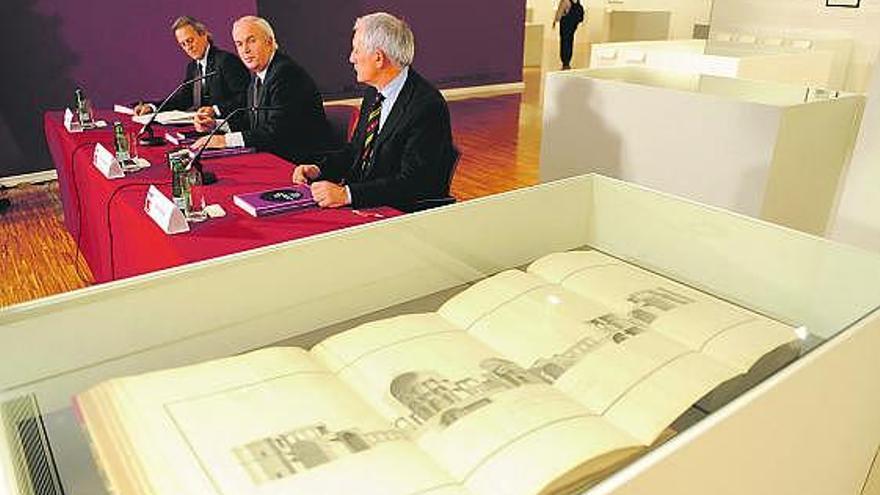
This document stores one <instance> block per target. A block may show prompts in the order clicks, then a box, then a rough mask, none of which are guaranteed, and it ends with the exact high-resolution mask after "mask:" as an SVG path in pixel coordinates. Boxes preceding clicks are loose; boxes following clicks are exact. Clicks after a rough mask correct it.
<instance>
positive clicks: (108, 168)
mask: <svg viewBox="0 0 880 495" xmlns="http://www.w3.org/2000/svg"><path fill="white" fill-rule="evenodd" d="M92 164H93V165H94V166H95V168H97V169H98V170H99V171H100V172H101V173H102V174H104V177H106V178H108V179H118V178H120V177H125V172H123V170H122V165H120V164H119V160H117V159H116V155H115V154H113V152H111V151H110V150H108V149H107V148H105V147H104V145H103V144H101V143H98V144H96V145H95V153H94V154H93V155H92Z"/></svg>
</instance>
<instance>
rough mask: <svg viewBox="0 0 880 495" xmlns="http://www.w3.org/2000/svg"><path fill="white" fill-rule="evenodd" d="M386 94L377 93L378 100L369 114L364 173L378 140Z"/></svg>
mask: <svg viewBox="0 0 880 495" xmlns="http://www.w3.org/2000/svg"><path fill="white" fill-rule="evenodd" d="M384 100H385V96H384V95H382V93H377V94H376V100H375V101H373V106H371V107H370V113H369V114H368V115H367V127H366V132H365V136H364V147H363V149H362V150H361V163H360V165H361V173H362V174H364V173H365V172H366V171H367V168H369V165H370V161H371V160H372V158H373V145H374V144H375V142H376V135H377V134H379V119H380V118H381V116H382V102H383V101H384Z"/></svg>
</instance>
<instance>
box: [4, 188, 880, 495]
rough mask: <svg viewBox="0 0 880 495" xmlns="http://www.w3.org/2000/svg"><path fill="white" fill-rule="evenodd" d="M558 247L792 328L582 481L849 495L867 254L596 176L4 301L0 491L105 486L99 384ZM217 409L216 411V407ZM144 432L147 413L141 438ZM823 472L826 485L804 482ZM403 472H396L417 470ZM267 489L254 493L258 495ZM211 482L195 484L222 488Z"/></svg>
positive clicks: (870, 269) (858, 447) (873, 435)
mask: <svg viewBox="0 0 880 495" xmlns="http://www.w3.org/2000/svg"><path fill="white" fill-rule="evenodd" d="M569 250H592V251H591V252H596V253H601V256H606V257H607V259H608V260H614V261H613V263H624V264H628V265H631V266H633V267H634V269H636V270H640V273H645V274H650V275H651V276H659V277H664V278H665V279H666V280H669V281H670V282H669V283H671V284H677V285H676V287H681V290H682V291H686V292H687V291H693V292H692V293H693V294H706V295H707V296H706V297H712V298H716V299H717V300H718V301H723V304H725V305H730V307H738V308H742V310H743V311H749V312H751V313H750V314H754V315H756V317H757V318H761V319H766V320H767V321H770V320H773V321H776V322H780V324H782V325H785V326H787V327H790V328H792V329H793V331H794V332H795V335H796V336H797V340H798V342H797V353H796V354H797V357H796V359H794V360H793V361H791V362H790V360H786V361H785V363H783V364H782V365H780V366H779V367H776V368H774V369H773V370H772V373H769V377H768V376H764V375H762V376H761V377H760V378H761V380H760V383H757V384H756V383H754V382H749V383H746V384H744V385H743V386H741V387H739V388H738V389H737V390H736V393H735V394H733V395H732V396H729V397H725V398H723V400H718V401H716V403H715V404H713V405H711V406H708V407H699V406H700V404H697V406H696V407H691V408H688V410H687V411H685V413H684V414H681V415H680V416H679V417H678V418H677V420H676V421H675V422H673V423H672V424H671V428H665V429H664V432H663V433H662V434H659V435H657V438H656V441H653V442H648V443H650V444H651V445H650V447H649V448H647V449H644V450H643V451H641V452H640V455H637V456H632V457H627V458H626V462H624V463H619V464H614V465H613V469H599V470H597V471H596V472H597V473H598V474H597V475H596V476H595V477H594V478H593V479H591V480H590V482H589V483H587V484H584V485H583V488H581V491H582V492H583V493H589V494H591V495H595V494H606V493H614V494H618V495H624V494H630V493H645V492H646V490H648V488H646V487H650V490H649V491H651V492H654V493H673V492H674V493H679V494H692V493H693V494H697V493H758V492H765V493H786V494H787V493H792V494H794V493H856V492H857V489H858V487H859V486H861V484H862V483H864V480H865V477H866V476H867V473H868V470H869V468H870V464H871V459H872V457H873V456H874V453H875V451H876V449H877V444H878V439H880V424H877V422H876V417H877V415H878V412H880V388H878V385H877V382H876V379H875V377H876V376H880V364H878V362H877V360H876V359H875V358H874V356H873V352H872V349H876V348H878V347H877V346H878V345H880V323H878V321H877V314H878V313H877V308H878V306H880V285H878V284H877V280H880V256H878V255H876V254H873V253H868V252H864V251H861V250H858V249H855V248H852V247H849V246H845V245H840V244H836V243H833V242H829V241H826V240H823V239H820V238H817V237H813V236H810V235H807V234H803V233H800V232H796V231H793V230H790V229H787V228H784V227H780V226H776V225H772V224H769V223H767V222H763V221H760V220H756V219H752V218H747V217H744V216H741V215H738V214H735V213H730V212H727V211H724V210H720V209H717V208H713V207H708V206H704V205H701V204H698V203H694V202H692V201H688V200H683V199H680V198H676V197H673V196H670V195H667V194H664V193H658V192H654V191H651V190H648V189H645V188H642V187H640V186H635V185H631V184H627V183H624V182H620V181H617V180H614V179H609V178H605V177H601V176H596V175H588V176H578V177H572V178H569V179H564V180H561V181H556V182H552V183H546V184H542V185H539V186H535V187H532V188H527V189H521V190H517V191H512V192H509V193H505V194H500V195H497V196H492V197H486V198H481V199H477V200H473V201H468V202H464V203H459V204H456V205H452V206H450V207H446V208H441V209H436V210H432V211H426V212H421V213H417V214H412V215H406V216H402V217H398V218H392V219H388V220H385V221H382V222H378V223H375V224H370V225H364V226H359V227H353V228H349V229H345V230H342V231H337V232H332V233H328V234H322V235H318V236H314V237H310V238H306V239H300V240H296V241H291V242H288V243H284V244H279V245H275V246H269V247H265V248H261V249H257V250H253V251H248V252H243V253H238V254H235V255H230V256H226V257H223V258H218V259H213V260H208V261H204V262H200V263H196V264H192V265H187V266H183V267H177V268H172V269H168V270H164V271H162V272H157V273H152V274H148V275H144V276H140V277H136V278H132V279H127V280H122V281H118V282H113V283H109V284H105V285H99V286H95V287H91V288H87V289H83V290H79V291H75V292H71V293H67V294H62V295H59V296H54V297H51V298H46V299H42V300H38V301H33V302H30V303H26V304H22V305H18V306H13V307H9V308H5V309H3V310H2V311H0V339H2V341H0V355H2V359H0V417H2V421H0V488H2V489H5V490H6V491H9V492H11V493H15V494H30V493H38V494H55V493H59V494H60V493H65V494H68V495H72V494H96V493H106V488H105V483H104V480H103V479H102V474H101V472H102V467H100V466H99V465H98V463H96V461H95V460H94V457H93V455H92V449H91V447H90V445H89V442H90V440H89V439H90V436H95V435H94V434H95V432H94V431H90V433H86V431H85V430H84V428H83V424H85V423H90V424H91V425H93V426H94V424H95V423H94V422H90V421H85V420H84V417H83V414H82V410H80V409H78V407H79V405H81V404H82V402H81V401H80V402H77V404H78V406H76V407H74V405H73V404H74V403H73V402H72V401H73V399H74V398H75V397H80V398H82V397H84V395H83V393H84V392H86V391H87V390H96V389H95V388H94V387H95V386H96V385H98V384H102V383H107V380H111V379H115V378H119V377H123V376H130V375H138V374H143V373H148V372H153V371H157V370H163V369H168V368H174V367H179V366H185V365H192V364H194V363H200V362H206V361H209V360H218V359H223V358H227V357H229V356H237V357H233V358H231V359H233V360H234V361H229V362H230V363H233V362H234V363H245V362H246V361H237V360H238V359H240V358H242V356H245V357H246V356H253V355H254V354H253V353H250V354H242V353H246V352H247V351H251V350H254V349H260V348H266V347H273V348H275V346H279V345H282V346H302V347H306V348H309V347H312V346H313V345H315V344H316V343H318V342H331V341H333V340H332V338H331V340H330V341H328V340H326V339H327V338H328V337H329V336H333V335H336V336H337V337H338V336H341V335H346V334H343V333H341V332H344V331H347V330H349V329H351V328H353V327H358V328H363V326H364V325H363V324H364V323H365V322H383V321H394V317H397V316H398V315H404V314H412V313H422V314H435V313H431V312H438V313H443V312H444V311H445V310H444V308H448V305H449V302H450V301H456V300H458V301H461V299H460V298H461V296H462V294H466V293H468V292H469V291H473V290H475V289H477V288H479V287H485V285H484V284H485V283H486V281H487V280H488V281H491V280H496V278H497V277H499V276H502V275H503V274H505V273H508V274H509V273H512V272H510V271H509V270H510V269H512V268H518V269H519V270H517V271H516V272H515V273H517V274H520V273H521V274H526V273H529V270H532V269H533V267H534V265H533V262H535V260H539V259H542V258H544V257H545V256H546V255H548V254H550V253H558V252H566V251H569ZM603 259H605V258H603ZM517 276H524V275H517ZM687 293H689V294H690V293H691V292H687ZM549 300H551V301H552V298H550V299H549ZM555 303H558V301H556V302H555ZM555 303H554V304H555ZM719 304H721V303H719ZM447 313H449V311H447ZM450 314H451V313H450ZM519 314H520V315H521V316H522V317H523V318H525V319H527V318H528V317H531V316H534V315H531V316H530V315H528V314H526V313H519ZM538 330H540V328H538V327H530V331H538ZM388 331H389V332H390V331H396V330H388ZM768 331H769V330H768ZM538 334H539V335H540V332H538ZM351 335H357V334H351ZM537 340H538V339H536V346H537ZM322 345H323V344H322ZM318 347H320V346H318ZM439 349H440V347H439V344H438V352H439ZM258 352H264V351H258ZM328 352H329V351H328ZM792 357H794V356H792ZM247 359H249V358H247ZM211 362H214V363H217V362H222V361H211ZM208 364H209V365H211V364H210V363H208ZM248 369H250V368H248ZM254 373H256V371H254ZM765 375H767V374H765ZM144 376H159V375H156V374H150V375H144ZM168 376H173V377H176V376H177V375H173V374H171V375H168ZM181 376H182V375H181ZM529 376H531V375H529ZM175 379H176V378H175ZM522 379H525V378H522ZM755 381H757V380H755ZM114 383H116V382H114ZM180 386H181V387H183V386H184V385H183V384H181V385H180ZM166 392H167V390H165V391H162V393H166ZM157 393H159V392H157ZM483 399H485V397H483ZM704 399H705V397H704ZM255 400H256V399H255ZM260 400H262V399H260ZM481 400H482V399H481ZM487 400H488V399H487ZM523 400H525V401H526V402H528V401H527V400H526V399H523ZM294 403H295V402H294ZM134 404H136V403H135V402H132V403H130V404H128V403H125V402H124V401H122V402H119V403H117V404H116V406H114V407H117V408H119V409H125V408H130V409H132V410H136V409H137V407H136V406H135V405H134ZM316 404H317V403H316V402H312V403H309V404H308V407H304V408H303V409H308V408H309V407H312V408H317V407H318V406H317V405H316ZM474 404H476V402H475V403H474ZM222 409H223V408H215V410H216V414H217V415H218V416H220V415H222ZM294 409H295V408H291V409H288V410H289V411H291V414H292V415H293V414H294V412H293V411H294ZM466 412H468V411H465V412H461V411H459V412H458V413H457V414H459V415H461V414H464V413H466ZM190 414H194V413H193V412H192V411H191V412H190ZM212 414H213V413H212ZM474 414H475V415H476V414H477V413H474ZM208 416H210V415H208ZM415 416H418V415H417V414H416V415H415ZM457 417H458V416H456V417H455V418H449V417H447V418H445V420H448V421H449V422H454V421H455V420H456V418H457ZM201 418H202V419H203V420H204V421H205V422H206V423H208V422H210V421H209V419H210V418H209V417H207V416H201ZM425 418H427V416H425ZM105 426H106V430H107V431H110V430H113V429H114V428H116V426H113V425H111V424H109V423H108V424H107V425H105ZM151 432H153V430H151V429H149V428H148V427H147V423H145V425H144V431H141V432H138V433H139V434H140V435H142V436H143V437H144V438H149V437H150V434H151ZM316 432H317V433H316ZM336 433H337V434H336V435H335V436H333V441H334V442H337V443H338V442H342V443H345V445H347V446H348V447H349V448H350V449H352V451H353V452H354V451H356V452H362V451H365V450H367V448H366V447H364V446H363V445H366V444H361V443H358V442H367V443H369V442H370V441H378V440H376V439H377V438H381V439H383V441H393V440H396V439H397V437H396V435H397V433H389V432H384V433H383V434H382V435H379V434H378V433H376V432H373V433H372V434H371V435H372V436H370V435H366V436H365V435H362V434H359V435H354V436H352V435H349V434H348V433H347V434H346V435H347V436H346V435H341V434H338V433H339V432H336ZM289 434H290V435H293V434H294V433H289ZM306 434H307V432H302V431H298V432H296V435H306ZM309 434H312V435H318V436H321V437H322V438H323V436H326V435H328V434H329V433H328V432H327V431H325V430H322V429H321V428H318V429H316V430H315V431H314V432H311V433H309ZM377 435H378V436H377ZM310 438H311V437H310ZM364 438H368V440H364ZM369 439H372V440H369ZM328 441H329V440H328ZM392 443H393V442H392ZM328 445H329V444H328ZM333 445H336V444H333ZM359 445H360V447H358V446H359ZM105 447H106V446H105ZM114 448H115V447H114ZM327 448H328V449H329V448H330V447H327ZM530 448H533V449H535V450H534V452H535V453H537V452H539V451H541V449H542V448H549V450H548V451H546V453H545V454H544V455H542V457H544V456H549V457H553V456H554V455H556V454H557V453H558V452H556V451H557V450H558V448H557V447H554V446H552V445H551V446H546V445H540V444H535V445H534V446H532V447H530ZM99 450H100V449H99ZM373 450H377V449H373ZM373 450H371V451H370V452H372V451H373ZM114 452H116V453H117V454H120V453H127V455H133V454H132V452H131V451H129V450H126V449H125V448H123V447H118V450H114ZM334 452H335V451H334ZM106 455H107V454H106V452H105V453H104V456H106ZM145 455H146V454H145ZM355 455H360V454H355ZM536 455H537V454H536ZM117 457H122V458H123V459H124V458H125V456H124V455H122V454H120V455H118V456H117ZM122 462H125V461H122ZM166 462H171V460H166ZM181 462H182V463H185V462H189V461H187V460H184V461H181ZM255 462H256V461H255ZM535 464H538V462H537V461H536V462H535ZM290 469H291V470H294V471H295V469H294V468H290ZM533 469H538V468H537V467H535V465H530V466H520V468H519V470H520V471H521V472H522V473H523V476H522V479H515V480H513V481H512V482H511V483H512V484H511V486H510V487H508V492H509V493H520V492H523V493H527V492H528V491H517V486H518V485H517V483H522V484H523V486H524V484H525V483H527V481H526V480H528V479H530V478H529V473H530V472H531V471H532V470H533ZM820 470H821V471H822V472H823V476H822V479H821V480H816V479H814V478H812V477H808V476H804V475H803V473H804V472H818V471H820ZM404 471H406V470H401V471H400V476H401V477H405V475H410V474H412V473H414V472H415V471H417V470H416V469H413V470H409V471H407V472H406V473H404ZM314 472H315V473H317V472H318V470H315V471H314ZM413 476H414V475H413ZM264 481H265V480H264ZM356 481H358V482H359V483H361V484H362V485H363V482H362V481H360V480H356ZM261 483H263V484H262V485H260V486H261V488H260V489H259V490H258V489H257V488H254V490H253V493H258V492H259V493H272V492H271V490H270V488H268V487H267V485H266V484H265V483H264V482H261ZM466 485H467V484H466ZM187 486H193V485H187ZM340 486H341V485H340ZM364 486H366V485H364ZM566 486H567V487H568V488H569V489H570V488H571V485H566ZM117 489H118V491H119V492H120V493H126V490H125V489H120V488H119V486H118V485H117ZM213 490H214V491H213V492H211V491H205V493H226V492H228V491H227V490H225V489H224V488H222V487H221V486H218V485H215V486H214V487H213ZM365 490H366V488H365ZM443 490H446V491H441V490H438V491H437V492H436V493H480V492H479V491H478V490H477V489H476V488H474V487H473V486H471V485H467V486H466V490H465V491H458V488H455V487H452V488H451V487H445V488H444V489H443ZM467 490H471V491H467ZM156 492H157V493H164V492H162V491H160V490H158V489H157V490H156ZM132 493H140V492H138V491H133V492H132ZM236 493H245V492H244V491H242V492H236ZM401 493H404V492H401ZM430 493H434V492H430Z"/></svg>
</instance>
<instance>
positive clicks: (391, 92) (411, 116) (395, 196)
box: [293, 12, 458, 210]
mask: <svg viewBox="0 0 880 495" xmlns="http://www.w3.org/2000/svg"><path fill="white" fill-rule="evenodd" d="M414 54H415V40H414V37H413V34H412V31H411V30H410V28H409V26H408V25H407V24H406V23H405V22H403V21H402V20H400V19H397V18H396V17H394V16H392V15H390V14H386V13H383V12H380V13H375V14H370V15H367V16H364V17H361V18H359V19H358V20H357V21H356V22H355V28H354V37H353V39H352V51H351V55H350V56H349V61H350V62H351V63H352V64H353V65H354V69H355V72H356V73H357V80H358V82H361V83H366V84H367V85H369V86H370V88H369V89H368V90H367V92H366V94H365V96H364V99H363V103H362V104H361V112H360V120H359V121H358V127H357V131H356V132H355V135H354V137H353V138H352V142H351V143H350V144H349V145H348V146H347V147H346V148H345V149H344V150H342V151H341V152H339V153H335V154H331V155H328V156H327V157H326V160H325V161H324V162H323V163H321V164H320V165H315V164H305V165H299V166H297V167H296V168H295V169H294V172H293V182H294V183H297V184H304V183H307V182H311V183H312V185H311V189H312V195H313V196H314V198H315V200H316V201H317V202H318V204H319V205H320V206H322V207H329V208H333V207H339V206H345V205H352V206H354V207H356V208H359V207H367V206H377V205H391V206H395V207H397V208H400V209H403V210H411V209H415V208H417V207H416V206H415V205H416V204H417V203H419V202H421V201H424V200H430V199H435V198H440V197H446V196H447V195H448V193H449V179H450V175H451V174H452V171H453V167H454V165H455V161H456V160H457V158H458V152H457V151H456V149H455V147H454V146H453V143H452V129H451V125H450V122H449V109H448V108H447V106H446V101H445V100H444V99H443V96H442V95H441V94H440V92H439V91H437V90H436V89H435V88H434V87H433V86H431V84H430V83H429V82H428V81H426V80H425V79H424V78H422V76H420V75H419V74H418V73H417V72H416V71H415V70H413V69H412V68H411V67H410V64H411V63H412V59H413V56H414Z"/></svg>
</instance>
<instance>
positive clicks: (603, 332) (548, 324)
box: [438, 271, 738, 445]
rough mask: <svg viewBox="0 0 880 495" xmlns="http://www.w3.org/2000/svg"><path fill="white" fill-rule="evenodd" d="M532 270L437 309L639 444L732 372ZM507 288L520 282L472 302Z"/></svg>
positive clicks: (483, 285) (497, 279)
mask: <svg viewBox="0 0 880 495" xmlns="http://www.w3.org/2000/svg"><path fill="white" fill-rule="evenodd" d="M535 279H539V277H537V276H536V275H533V274H529V273H525V272H518V271H508V272H504V273H502V274H499V275H496V276H494V277H490V278H488V279H485V280H483V281H481V282H479V283H477V284H475V285H474V286H473V287H471V288H469V289H468V290H465V291H463V292H461V293H459V294H458V295H456V296H455V297H453V298H452V299H450V300H449V301H447V302H446V303H445V304H444V305H443V306H442V307H441V308H440V309H439V310H438V313H439V314H440V315H442V316H443V317H445V318H447V319H450V320H455V321H468V322H470V323H471V326H470V327H469V329H468V332H469V333H470V334H471V335H473V336H474V337H476V338H478V339H479V340H480V341H481V342H483V343H485V344H486V345H487V346H489V347H491V348H493V349H495V350H496V351H499V352H500V353H501V354H502V355H504V356H505V357H508V358H510V359H511V360H512V361H514V362H515V363H516V364H517V365H518V366H520V367H522V368H523V369H527V370H529V371H530V372H533V373H535V374H537V375H538V376H541V377H542V378H543V379H544V380H545V381H546V382H547V383H549V384H553V385H554V386H555V387H556V388H557V389H559V390H560V391H562V392H564V393H565V394H567V395H569V396H570V397H572V398H573V399H575V400H577V401H578V402H580V403H581V404H583V405H584V406H585V407H586V408H587V409H588V410H590V411H591V412H593V413H594V414H597V415H601V416H604V417H606V419H608V420H609V421H611V422H612V423H614V424H615V425H617V426H618V427H620V428H621V429H623V430H625V431H627V432H628V433H630V434H631V435H633V436H635V437H636V438H638V439H639V441H640V442H641V443H643V444H645V445H648V444H650V443H652V442H653V441H654V440H655V439H656V438H657V437H658V436H659V435H660V433H662V432H663V430H664V429H665V428H666V427H667V426H668V425H669V424H670V423H672V422H673V421H674V420H675V419H676V418H677V417H678V416H679V415H681V414H682V413H683V412H684V411H685V410H687V409H688V408H689V407H690V406H691V405H693V404H694V403H695V402H697V401H698V400H699V399H700V398H701V397H702V396H703V395H705V394H707V393H709V392H710V391H712V390H713V389H714V388H715V387H717V386H718V385H719V384H721V383H722V382H724V381H726V380H728V379H730V378H732V377H733V376H735V375H737V374H738V372H737V371H736V370H734V369H732V368H730V367H727V366H725V365H723V364H721V363H720V362H718V361H716V360H714V359H711V358H710V357H708V356H706V355H703V354H699V353H697V352H696V351H695V350H693V349H689V348H688V347H687V346H685V345H683V344H682V343H680V342H678V341H675V340H672V339H670V338H668V337H666V336H665V335H664V334H662V333H660V332H656V331H653V330H651V329H650V328H649V327H648V326H647V325H646V324H644V323H643V322H641V321H639V320H634V319H631V318H627V317H625V316H620V315H616V314H614V313H611V312H609V310H608V309H607V308H605V307H603V306H601V305H598V304H596V303H594V302H591V301H589V300H587V299H585V298H582V297H581V296H579V295H577V294H575V293H573V292H571V291H569V290H567V289H564V288H562V287H561V286H559V285H556V284H552V285H541V284H540V283H539V280H538V281H536V280H535ZM527 281H531V283H527ZM496 287H497V289H498V290H497V291H496V290H494V289H495V288H496ZM512 287H520V288H522V290H521V293H520V294H519V295H518V296H517V297H510V295H508V297H505V298H504V300H503V302H500V303H498V304H497V305H496V306H494V307H492V310H491V311H486V310H481V309H480V304H479V301H482V300H485V299H486V297H485V294H487V293H492V292H498V293H504V292H507V293H510V292H511V288H512ZM634 413H635V414H634Z"/></svg>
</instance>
